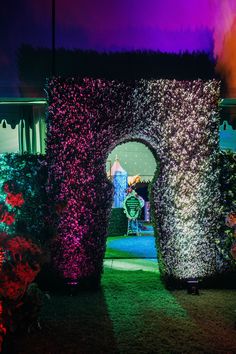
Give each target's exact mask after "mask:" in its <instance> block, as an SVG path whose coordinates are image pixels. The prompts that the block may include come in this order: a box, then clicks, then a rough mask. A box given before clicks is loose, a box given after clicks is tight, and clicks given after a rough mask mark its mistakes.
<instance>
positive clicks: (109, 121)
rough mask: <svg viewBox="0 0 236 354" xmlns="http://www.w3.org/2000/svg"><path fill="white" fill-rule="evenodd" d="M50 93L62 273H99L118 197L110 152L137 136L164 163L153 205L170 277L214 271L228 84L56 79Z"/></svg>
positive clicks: (52, 190) (52, 192) (52, 189)
mask: <svg viewBox="0 0 236 354" xmlns="http://www.w3.org/2000/svg"><path fill="white" fill-rule="evenodd" d="M47 91H48V99H49V114H48V136H47V143H48V146H47V154H46V159H47V163H48V173H49V178H48V185H47V191H48V193H49V198H50V203H51V205H53V204H56V205H63V207H62V208H61V210H60V213H59V217H58V223H57V238H56V239H55V240H54V248H53V249H54V251H53V258H54V262H55V265H56V267H57V269H58V270H59V271H60V272H61V274H62V275H63V277H64V278H67V279H71V280H78V279H83V278H86V277H90V276H95V277H98V278H99V277H100V274H101V271H102V264H103V256H104V252H105V239H106V232H107V224H108V217H109V215H110V209H111V204H112V187H111V184H110V183H109V182H108V180H107V178H106V173H105V163H106V158H107V156H108V154H109V153H110V151H112V149H113V148H114V147H115V146H116V145H117V144H119V143H121V142H125V141H130V140H137V141H141V142H144V143H145V144H147V145H148V146H150V148H151V149H152V151H154V153H155V155H156V157H157V159H158V160H159V161H160V173H159V177H158V180H157V181H156V183H155V185H154V190H153V198H154V199H153V203H154V208H155V210H154V214H155V217H156V219H157V220H158V234H159V235H160V236H159V237H160V238H159V247H160V254H161V259H162V262H161V272H162V275H163V276H165V277H167V278H168V277H169V278H171V277H172V278H176V279H186V278H190V277H198V278H204V277H208V276H212V275H214V274H215V272H216V252H217V249H216V244H215V239H214V238H215V235H216V234H217V232H218V231H219V230H218V228H219V226H218V220H219V217H218V215H219V198H220V193H219V166H218V161H217V156H218V123H219V116H218V114H217V112H216V110H217V102H218V99H219V83H218V82H217V81H215V80H212V81H207V82H204V81H202V80H195V81H176V80H138V81H132V82H121V81H107V80H100V79H91V78H85V79H74V78H69V79H61V78H54V79H52V80H51V81H50V82H49V83H48V87H47Z"/></svg>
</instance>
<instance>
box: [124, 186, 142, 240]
mask: <svg viewBox="0 0 236 354" xmlns="http://www.w3.org/2000/svg"><path fill="white" fill-rule="evenodd" d="M123 206H124V213H125V214H126V216H127V218H128V229H127V236H128V235H130V234H132V235H133V234H135V235H140V232H139V224H138V217H139V215H140V212H141V209H142V208H143V207H144V200H143V199H142V198H140V197H139V195H138V194H137V193H136V192H135V190H133V189H132V190H131V191H130V192H128V194H127V196H126V198H125V200H124V203H123Z"/></svg>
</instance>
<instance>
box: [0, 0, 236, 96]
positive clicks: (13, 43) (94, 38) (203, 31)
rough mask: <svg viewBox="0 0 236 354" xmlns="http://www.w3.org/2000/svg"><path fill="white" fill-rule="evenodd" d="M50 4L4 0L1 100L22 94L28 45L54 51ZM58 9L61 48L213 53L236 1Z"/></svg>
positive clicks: (69, 0) (81, 2) (75, 0)
mask: <svg viewBox="0 0 236 354" xmlns="http://www.w3.org/2000/svg"><path fill="white" fill-rule="evenodd" d="M50 2H51V1H50V0H40V1H36V0H35V1H33V0H20V1H19V0H9V1H4V4H3V5H2V8H1V18H0V31H1V37H2V38H1V45H0V96H8V95H15V94H17V89H16V87H17V82H18V73H17V65H16V51H17V49H18V48H19V47H20V46H21V45H22V44H31V45H33V46H35V47H42V46H43V47H50V45H51V18H50V10H51V9H50ZM13 5H14V6H13ZM56 9H57V11H56V45H57V47H64V48H68V49H72V48H79V49H94V50H98V51H104V50H105V51H116V50H118V51H125V50H137V49H140V50H148V49H151V50H160V51H167V52H180V51H186V50H187V51H189V52H192V51H196V50H201V51H202V50H203V51H205V52H209V53H212V52H213V50H214V48H213V47H214V44H213V40H214V39H215V37H216V35H217V36H218V38H221V36H222V32H221V29H222V28H227V26H229V25H230V21H229V20H228V18H229V14H230V13H232V10H235V12H236V0H66V1H65V0H56ZM217 26H218V27H217ZM219 28H220V30H219ZM2 34H4V35H2Z"/></svg>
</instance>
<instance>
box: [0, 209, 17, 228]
mask: <svg viewBox="0 0 236 354" xmlns="http://www.w3.org/2000/svg"><path fill="white" fill-rule="evenodd" d="M14 221H15V215H14V214H12V213H9V212H5V213H4V214H3V216H2V219H1V220H0V222H4V223H5V224H6V225H11V224H13V222H14Z"/></svg>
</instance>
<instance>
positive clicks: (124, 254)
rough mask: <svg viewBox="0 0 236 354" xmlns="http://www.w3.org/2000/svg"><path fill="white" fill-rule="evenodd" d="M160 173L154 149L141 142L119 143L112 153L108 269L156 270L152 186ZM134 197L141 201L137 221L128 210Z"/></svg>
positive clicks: (107, 252) (109, 174) (109, 159)
mask: <svg viewBox="0 0 236 354" xmlns="http://www.w3.org/2000/svg"><path fill="white" fill-rule="evenodd" d="M158 171H159V164H158V161H157V158H156V157H155V156H154V153H153V152H152V150H151V148H150V147H149V146H147V144H146V143H143V142H141V141H136V140H135V141H128V142H125V143H122V144H119V145H117V146H116V147H115V148H114V149H113V150H112V151H111V152H110V154H109V156H108V158H107V161H106V172H107V176H108V179H109V180H110V182H111V183H112V185H113V204H112V210H111V214H110V220H109V226H108V237H107V242H106V254H105V260H104V263H105V266H107V267H113V268H116V269H117V268H118V269H123V270H131V269H133V270H137V269H142V270H151V271H157V269H158V268H157V248H156V239H155V237H154V233H155V232H156V231H155V230H154V222H156V220H154V215H153V213H152V186H153V183H154V182H155V181H156V179H157V176H158ZM131 195H133V196H135V197H136V198H138V199H139V201H140V205H139V212H137V215H135V216H134V218H131V217H130V212H131V213H132V210H127V206H129V201H128V200H130V199H129V198H130V196H131ZM132 201H134V199H132ZM131 204H132V202H131Z"/></svg>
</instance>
